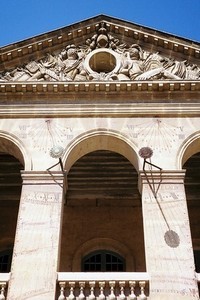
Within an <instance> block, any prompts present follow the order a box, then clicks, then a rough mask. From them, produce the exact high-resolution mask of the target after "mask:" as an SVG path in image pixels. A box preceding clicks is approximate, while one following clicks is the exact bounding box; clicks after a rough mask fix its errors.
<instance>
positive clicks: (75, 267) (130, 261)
mask: <svg viewBox="0 0 200 300" xmlns="http://www.w3.org/2000/svg"><path fill="white" fill-rule="evenodd" d="M105 249H107V250H109V251H113V252H116V253H117V254H119V255H120V256H122V257H124V259H125V260H126V271H127V272H131V271H132V272H133V271H134V269H135V264H134V258H133V256H132V254H131V251H130V250H129V248H128V247H127V246H126V245H124V244H122V243H121V242H119V241H117V240H114V239H110V238H94V239H91V240H89V241H87V242H85V243H83V244H82V245H81V246H80V247H79V248H78V249H77V251H76V252H75V254H74V257H73V261H72V272H79V271H81V261H82V259H83V257H85V256H86V255H88V254H90V253H91V252H95V251H99V250H105Z"/></svg>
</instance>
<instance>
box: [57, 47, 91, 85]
mask: <svg viewBox="0 0 200 300" xmlns="http://www.w3.org/2000/svg"><path fill="white" fill-rule="evenodd" d="M58 66H59V71H60V77H61V78H60V79H61V80H69V81H71V80H84V79H85V78H86V72H85V70H84V67H83V56H82V55H81V54H79V53H78V49H77V48H76V46H75V45H68V46H67V47H66V48H65V49H63V50H62V51H61V53H60V55H59V57H58Z"/></svg>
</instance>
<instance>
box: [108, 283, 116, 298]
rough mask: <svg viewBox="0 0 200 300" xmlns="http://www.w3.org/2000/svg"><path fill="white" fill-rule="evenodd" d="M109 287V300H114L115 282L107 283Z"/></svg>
mask: <svg viewBox="0 0 200 300" xmlns="http://www.w3.org/2000/svg"><path fill="white" fill-rule="evenodd" d="M109 286H110V295H109V300H115V294H114V287H115V281H109Z"/></svg>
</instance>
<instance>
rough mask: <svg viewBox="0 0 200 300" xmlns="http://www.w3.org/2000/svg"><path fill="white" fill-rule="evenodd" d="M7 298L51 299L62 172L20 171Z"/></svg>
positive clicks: (53, 286) (58, 233)
mask: <svg viewBox="0 0 200 300" xmlns="http://www.w3.org/2000/svg"><path fill="white" fill-rule="evenodd" d="M22 179H23V186H22V193H21V199H20V207H19V214H18V221H17V229H16V237H15V245H14V253H13V260H12V266H11V278H10V282H9V288H8V299H10V300H14V299H15V300H17V299H20V300H23V299H29V300H31V299H34V300H36V299H38V300H39V299H40V300H47V299H48V300H54V299H55V290H56V277H57V265H58V261H59V257H58V256H59V243H60V235H61V220H62V210H63V198H64V197H63V195H64V173H62V172H51V173H50V172H46V171H45V172H34V171H33V172H22Z"/></svg>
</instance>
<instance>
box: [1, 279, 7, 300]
mask: <svg viewBox="0 0 200 300" xmlns="http://www.w3.org/2000/svg"><path fill="white" fill-rule="evenodd" d="M0 288H1V293H0V300H5V299H6V297H5V288H6V282H0Z"/></svg>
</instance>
